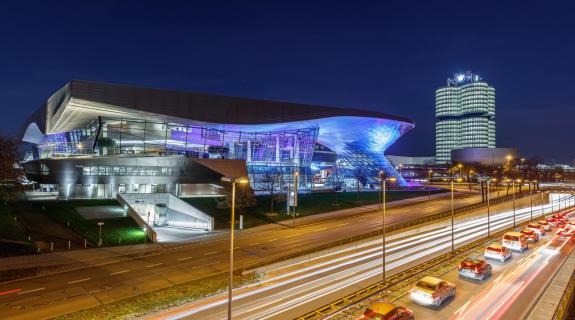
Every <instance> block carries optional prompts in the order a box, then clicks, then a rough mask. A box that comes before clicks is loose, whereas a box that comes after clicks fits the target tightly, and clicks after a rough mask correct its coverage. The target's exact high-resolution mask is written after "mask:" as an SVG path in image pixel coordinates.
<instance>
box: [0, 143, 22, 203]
mask: <svg viewBox="0 0 575 320" xmlns="http://www.w3.org/2000/svg"><path fill="white" fill-rule="evenodd" d="M0 150H1V152H0V197H1V198H2V201H3V202H4V205H8V200H9V199H10V196H11V195H12V194H13V193H14V192H15V191H16V190H17V189H18V187H19V186H20V184H19V183H18V179H19V178H20V177H21V176H22V174H21V171H20V170H19V169H18V166H17V165H18V160H19V159H20V145H19V144H18V141H17V140H16V139H15V138H13V137H8V136H2V135H0Z"/></svg>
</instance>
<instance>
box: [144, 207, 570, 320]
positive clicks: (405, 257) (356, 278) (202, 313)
mask: <svg viewBox="0 0 575 320" xmlns="http://www.w3.org/2000/svg"><path fill="white" fill-rule="evenodd" d="M524 200H525V199H524ZM525 202H526V201H525ZM571 205H573V202H572V203H571ZM522 207H523V208H522ZM517 208H518V210H517V212H516V221H517V222H521V221H526V220H529V219H530V218H531V210H530V207H529V206H526V205H525V203H521V204H520V203H518V204H517ZM519 208H521V209H519ZM534 209H535V210H534V212H535V214H534V218H537V216H538V214H539V215H540V212H541V211H538V209H540V206H539V205H538V204H537V203H536V206H535V208H534ZM543 210H544V212H551V206H549V205H545V206H544V208H543ZM492 212H493V215H492V216H491V219H490V221H491V230H492V231H497V230H501V229H504V228H508V227H510V226H512V225H513V213H512V206H511V204H504V205H500V206H497V207H494V208H493V211H492ZM484 213H485V211H477V212H475V214H469V215H467V216H466V217H461V218H458V219H457V220H456V224H455V234H456V237H455V243H456V245H462V244H465V243H468V242H471V241H473V240H475V239H478V238H481V237H483V236H485V235H486V233H487V217H485V214H484ZM450 234H451V226H450V224H449V223H448V222H447V221H444V222H441V223H435V224H433V225H429V226H426V227H425V228H420V229H415V230H410V231H404V232H400V233H396V234H395V235H393V236H391V237H389V238H388V241H387V242H386V250H387V254H386V260H387V264H386V270H387V273H388V275H393V274H396V273H398V272H400V271H403V270H405V269H407V268H409V267H411V266H413V265H415V264H418V263H420V262H421V261H424V260H427V259H430V258H432V257H434V256H438V255H440V254H442V253H445V252H448V251H449V250H450V248H451V237H450ZM517 260H519V259H515V260H514V261H517ZM510 265H512V264H510ZM381 270H382V257H381V241H377V240H374V241H370V242H368V243H364V244H362V245H361V246H359V247H358V248H347V249H342V250H340V251H337V252H332V253H330V254H326V255H324V256H320V257H316V258H313V259H310V260H309V261H304V262H299V263H294V264H292V265H288V266H282V267H280V268H278V269H276V270H272V271H271V272H270V273H269V274H268V277H267V278H266V279H265V280H263V281H262V282H261V283H260V284H258V285H255V286H251V287H248V288H243V289H239V290H237V291H236V292H235V294H234V303H233V315H234V319H254V320H255V319H291V318H295V317H297V316H299V315H301V314H304V313H306V312H308V311H311V310H313V309H315V308H318V307H320V306H323V305H325V304H328V303H330V302H332V301H334V300H336V299H337V298H339V297H342V296H345V295H347V294H349V293H351V292H353V291H356V290H359V289H361V288H364V287H366V286H368V285H370V284H372V283H375V282H377V281H378V280H381ZM500 271H501V270H500V269H499V268H498V267H496V268H495V273H494V274H495V277H494V279H495V278H496V277H497V273H498V272H500ZM454 281H455V280H454ZM468 288H469V287H468ZM473 290H474V289H473V288H472V289H469V291H470V292H471V291H473ZM463 295H465V289H463ZM226 299H227V297H226V296H225V295H220V296H215V297H211V298H209V299H205V300H202V301H197V302H194V303H191V304H188V305H185V306H181V307H178V308H175V309H172V310H168V311H165V312H161V313H158V314H155V315H153V316H151V317H149V318H150V319H206V320H210V319H225V318H226V308H227V302H226ZM460 300H461V301H463V302H464V301H465V298H463V299H460ZM401 302H402V303H403V301H401ZM404 304H409V302H405V303H404ZM409 307H411V305H409ZM456 307H457V308H458V305H457V304H456V303H452V304H448V305H446V306H445V307H444V308H442V309H441V310H439V313H438V312H437V310H432V311H427V310H425V311H426V313H424V312H422V311H420V310H419V309H417V311H416V316H417V317H418V318H420V319H428V317H427V316H428V315H430V318H429V319H447V318H449V317H450V316H451V314H453V313H454V312H455V311H456V309H457V308H456ZM413 309H416V308H415V307H414V308H413ZM418 312H419V313H421V314H424V316H423V317H421V316H419V313H418ZM436 313H437V317H436V318H433V317H434V316H435V315H436Z"/></svg>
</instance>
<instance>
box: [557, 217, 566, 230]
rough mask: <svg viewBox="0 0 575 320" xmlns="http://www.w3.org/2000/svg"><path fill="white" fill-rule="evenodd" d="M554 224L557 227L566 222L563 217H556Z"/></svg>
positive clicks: (561, 226)
mask: <svg viewBox="0 0 575 320" xmlns="http://www.w3.org/2000/svg"><path fill="white" fill-rule="evenodd" d="M555 225H556V226H558V227H559V228H563V227H564V226H565V225H567V222H565V220H564V219H557V220H556V222H555Z"/></svg>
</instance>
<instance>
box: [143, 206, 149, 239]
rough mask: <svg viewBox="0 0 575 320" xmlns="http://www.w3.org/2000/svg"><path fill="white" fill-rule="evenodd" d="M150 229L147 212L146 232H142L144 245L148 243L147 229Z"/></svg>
mask: <svg viewBox="0 0 575 320" xmlns="http://www.w3.org/2000/svg"><path fill="white" fill-rule="evenodd" d="M149 228H150V211H148V219H147V220H146V230H144V231H145V232H144V244H146V243H147V242H148V229H149Z"/></svg>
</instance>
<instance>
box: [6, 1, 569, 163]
mask: <svg viewBox="0 0 575 320" xmlns="http://www.w3.org/2000/svg"><path fill="white" fill-rule="evenodd" d="M17 2H18V4H13V5H7V4H6V3H3V4H2V8H1V9H0V34H1V38H0V101H1V105H0V108H1V109H2V111H3V113H2V116H1V117H0V128H1V131H3V132H4V133H16V132H17V130H18V129H19V127H20V126H21V125H22V124H23V123H24V121H25V119H26V118H27V117H28V116H29V115H30V114H31V113H32V112H33V111H34V110H35V109H37V108H38V107H39V106H40V104H41V103H42V102H43V101H45V100H46V99H47V98H48V97H49V95H50V94H52V93H53V92H54V91H55V90H56V89H58V88H59V87H61V86H62V85H64V84H65V83H66V82H67V81H69V80H71V79H83V80H93V81H104V82H115V83H127V84H135V85H143V86H151V87H158V88H170V89H181V90H188V91H195V92H206V93H217V94H223V95H231V96H242V97H251V98H263V99H273V100H284V101H292V102H304V103H312V104H320V105H331V106H339V107H352V108H362V109H371V110H377V111H381V112H386V113H391V114H396V115H400V116H405V117H408V118H411V119H413V120H415V122H416V128H415V129H413V130H412V131H411V132H409V133H408V134H406V135H405V136H404V137H403V138H401V139H400V140H399V141H398V142H397V143H396V144H395V145H394V146H392V147H391V148H390V150H389V152H388V153H390V154H401V155H414V156H426V155H434V149H435V146H434V118H433V117H434V91H435V89H437V88H438V87H440V86H443V85H444V84H445V81H446V78H447V77H448V76H450V75H452V74H453V73H455V72H460V71H465V70H469V69H470V70H474V71H475V72H477V73H478V74H480V75H481V76H482V77H483V78H484V79H485V80H487V81H488V82H489V83H490V84H492V85H493V86H494V87H495V89H496V108H497V109H496V114H497V146H499V147H510V146H516V147H518V148H519V149H520V152H521V154H522V155H524V156H528V157H529V156H540V157H543V158H544V159H546V160H548V161H552V160H553V159H555V160H556V161H558V162H564V163H571V162H572V160H573V159H574V158H575V154H574V153H575V152H574V148H575V141H574V139H573V137H574V134H573V128H572V124H573V120H574V119H575V87H574V83H575V80H574V79H575V63H574V59H575V10H574V9H575V8H572V7H568V5H567V3H568V2H567V1H565V2H564V4H561V3H560V2H557V3H553V2H550V1H537V2H533V3H529V2H528V1H516V2H512V1H493V2H490V1H469V2H467V1H454V2H449V1H436V2H435V3H436V4H432V3H431V1H421V3H422V4H418V2H416V1H371V2H361V1H350V2H348V3H347V4H344V3H340V4H335V2H336V1H326V2H318V1H305V2H301V3H299V4H298V3H296V2H295V1H285V2H284V4H281V3H280V2H279V1H261V2H258V1H250V2H249V4H240V3H239V2H240V1H233V2H232V1H230V3H226V2H218V1H202V2H192V1H187V2H185V1H173V2H171V1H157V2H149V3H148V2H145V1H118V2H112V1H93V3H92V4H89V3H88V1H83V2H84V3H79V2H80V1H74V2H65V1H57V2H52V4H48V3H47V2H48V1H45V2H40V1H39V2H38V3H35V2H27V1H17ZM272 2H274V3H272ZM311 2H313V4H312V3H311ZM424 3H425V4H424ZM10 6H15V7H10ZM16 6H17V7H16ZM358 130H360V128H358Z"/></svg>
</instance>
